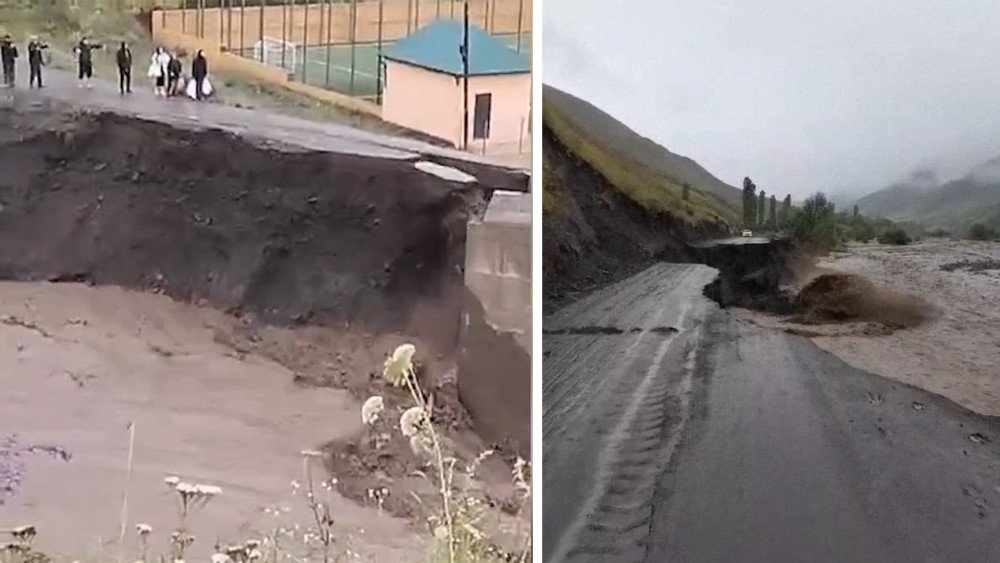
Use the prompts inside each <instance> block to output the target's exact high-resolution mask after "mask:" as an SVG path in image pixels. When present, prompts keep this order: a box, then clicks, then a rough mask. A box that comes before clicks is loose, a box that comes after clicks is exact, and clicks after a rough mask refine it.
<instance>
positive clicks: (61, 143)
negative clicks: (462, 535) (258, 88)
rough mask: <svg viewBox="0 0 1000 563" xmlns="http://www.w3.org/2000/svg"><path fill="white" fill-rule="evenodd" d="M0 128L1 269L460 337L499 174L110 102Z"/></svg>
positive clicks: (284, 319)
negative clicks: (134, 114)
mask: <svg viewBox="0 0 1000 563" xmlns="http://www.w3.org/2000/svg"><path fill="white" fill-rule="evenodd" d="M0 130H3V131H4V133H3V135H2V137H0V170H2V171H3V173H2V175H0V206H2V211H0V233H2V236H0V256H2V258H3V259H2V261H0V279H7V280H55V281H64V280H72V281H86V282H92V283H96V284H114V285H120V286H124V287H130V288H139V289H145V290H150V289H151V290H154V291H158V292H163V293H165V294H167V295H169V296H171V297H174V298H177V299H182V300H191V301H199V300H202V299H204V300H207V302H209V303H210V304H212V305H213V306H215V307H218V308H221V309H223V310H231V311H245V312H249V313H252V314H254V315H255V316H258V317H259V318H261V319H263V320H265V321H267V322H271V323H278V324H287V323H299V324H325V325H336V326H343V325H344V324H345V323H346V324H350V325H352V326H354V325H360V326H363V327H364V328H366V329H369V330H372V331H376V332H378V331H385V330H392V331H402V332H408V333H412V334H417V335H419V336H422V337H424V338H427V339H428V340H430V341H432V342H434V343H435V345H437V346H438V347H440V348H441V349H442V350H450V348H451V347H452V346H454V344H455V339H456V338H457V331H458V328H459V327H458V322H457V319H458V318H459V316H458V311H459V308H460V307H461V302H462V294H461V288H462V285H463V280H462V271H461V269H462V264H463V261H464V244H465V225H466V223H467V220H468V217H469V214H470V212H473V213H474V212H476V209H480V208H482V206H483V205H484V202H485V201H486V199H487V198H488V194H489V188H488V187H484V186H481V185H476V186H474V187H471V188H467V187H463V186H459V185H457V184H451V183H448V182H446V181H444V180H441V179H438V178H436V177H434V176H431V175H428V174H424V173H422V172H419V171H417V170H415V169H414V168H413V163H411V162H405V161H392V160H385V159H373V158H364V157H357V156H350V155H338V154H328V153H322V154H320V153H309V152H300V153H289V152H279V151H274V150H268V149H265V148H261V147H259V146H255V145H252V144H250V143H248V142H245V141H243V140H242V139H239V138H236V137H234V136H232V135H229V134H226V133H222V132H219V131H200V132H191V131H181V130H178V129H174V128H171V127H169V126H166V125H163V124H159V123H153V122H148V121H139V120H134V119H129V118H125V117H121V116H116V115H110V114H102V115H96V116H91V115H79V116H73V117H72V118H70V119H64V120H63V121H62V122H61V123H56V124H54V123H48V124H46V125H45V126H38V125H37V124H35V123H33V122H26V118H25V117H24V116H23V115H19V114H17V113H15V112H7V111H4V112H0ZM505 187H506V186H505Z"/></svg>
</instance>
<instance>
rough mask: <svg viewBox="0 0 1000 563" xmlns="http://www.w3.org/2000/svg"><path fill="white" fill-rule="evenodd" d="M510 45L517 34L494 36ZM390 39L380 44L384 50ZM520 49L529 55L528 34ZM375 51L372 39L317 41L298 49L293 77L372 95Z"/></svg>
mask: <svg viewBox="0 0 1000 563" xmlns="http://www.w3.org/2000/svg"><path fill="white" fill-rule="evenodd" d="M498 37H500V38H502V39H503V40H504V41H506V42H507V44H508V45H510V47H511V48H512V49H515V50H516V49H517V48H518V37H517V35H516V34H514V35H500V36H498ZM391 46H392V43H391V42H385V43H383V44H382V49H383V50H386V49H389V47H391ZM520 50H521V52H522V53H524V54H525V55H527V56H528V57H530V56H531V36H530V35H529V34H522V35H521V38H520ZM378 53H379V46H378V45H377V44H374V43H355V44H354V45H350V44H337V45H329V46H327V45H319V46H314V47H309V48H308V49H305V50H304V52H303V51H300V53H299V54H300V59H299V60H298V61H297V64H296V68H295V77H296V79H297V80H299V81H302V82H304V83H306V84H311V85H313V86H321V87H324V88H329V89H331V90H336V91H338V92H342V93H344V94H350V95H353V96H358V97H362V98H370V99H374V98H375V97H376V96H377V95H378V87H379V79H378V70H377V69H378Z"/></svg>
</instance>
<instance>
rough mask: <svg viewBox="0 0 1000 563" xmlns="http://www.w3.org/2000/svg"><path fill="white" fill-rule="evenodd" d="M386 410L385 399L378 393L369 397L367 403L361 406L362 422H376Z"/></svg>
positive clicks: (369, 423)
mask: <svg viewBox="0 0 1000 563" xmlns="http://www.w3.org/2000/svg"><path fill="white" fill-rule="evenodd" d="M384 410H385V401H383V400H382V397H380V396H378V395H375V396H374V397H368V400H366V401H365V404H364V405H362V406H361V422H363V423H365V424H368V425H371V424H375V422H376V421H377V420H378V417H379V415H381V414H382V411H384Z"/></svg>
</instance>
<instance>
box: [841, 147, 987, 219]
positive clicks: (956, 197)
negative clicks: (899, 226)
mask: <svg viewBox="0 0 1000 563" xmlns="http://www.w3.org/2000/svg"><path fill="white" fill-rule="evenodd" d="M857 204H858V208H859V209H860V211H861V212H862V213H864V214H865V215H869V216H881V217H887V218H889V219H892V220H894V221H906V222H911V223H915V224H919V225H921V226H924V227H928V228H944V229H947V230H952V231H956V232H961V231H963V230H965V229H967V228H968V227H969V226H971V225H973V224H974V223H983V224H987V225H991V226H993V227H998V228H1000V158H998V159H995V160H993V161H990V162H987V163H984V164H983V165H981V166H979V167H977V168H976V169H974V170H972V171H971V172H970V173H969V174H968V175H966V176H965V177H963V178H959V179H957V180H953V181H951V182H948V183H945V184H942V185H932V186H920V185H914V184H913V183H900V184H896V185H893V186H889V187H887V188H884V189H882V190H879V191H877V192H875V193H872V194H870V195H867V196H865V197H863V198H861V199H859V200H858V202H857Z"/></svg>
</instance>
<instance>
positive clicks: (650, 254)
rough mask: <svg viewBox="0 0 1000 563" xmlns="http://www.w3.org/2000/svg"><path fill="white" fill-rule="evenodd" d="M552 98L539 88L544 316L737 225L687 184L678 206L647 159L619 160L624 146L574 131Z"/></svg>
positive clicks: (567, 110)
mask: <svg viewBox="0 0 1000 563" xmlns="http://www.w3.org/2000/svg"><path fill="white" fill-rule="evenodd" d="M552 92H556V91H555V90H553V89H551V88H548V87H546V98H545V106H544V128H543V133H542V139H543V150H542V154H543V157H542V162H543V169H542V177H543V187H544V189H543V198H544V199H543V244H544V260H543V279H544V288H545V303H544V307H545V310H546V311H547V312H548V311H552V310H554V309H557V308H559V307H560V306H562V305H564V304H566V303H568V302H569V301H572V300H573V299H574V297H575V296H577V295H579V294H581V293H584V292H587V291H591V290H593V289H596V288H599V287H601V286H603V285H606V284H608V283H611V282H614V281H617V280H620V279H624V278H625V277H627V276H629V275H631V274H634V273H636V272H638V271H640V270H642V269H644V268H646V267H647V266H649V265H650V264H651V263H653V262H654V261H655V260H657V259H677V260H689V259H692V258H693V257H694V254H693V252H692V249H691V248H690V247H689V246H688V242H689V241H693V240H697V239H703V238H707V237H712V236H718V235H722V234H725V233H727V232H730V231H731V229H732V227H731V226H732V225H735V224H736V223H737V217H736V216H737V213H736V210H735V208H734V207H733V206H730V205H729V204H727V203H724V202H722V201H721V200H719V199H717V198H715V197H713V196H711V195H706V194H705V193H703V192H702V191H700V190H699V189H698V187H696V186H694V185H693V186H692V188H691V190H690V194H689V198H688V200H687V201H685V200H684V198H683V188H682V187H681V186H679V185H677V184H676V183H673V182H671V181H670V180H667V179H665V178H664V177H662V176H661V175H657V174H656V173H654V172H652V171H651V170H650V164H649V161H648V160H638V159H637V157H636V156H635V155H633V154H631V153H624V154H623V153H619V152H618V151H619V150H622V149H621V148H620V147H622V146H625V145H622V144H621V143H618V144H615V143H614V142H612V145H613V146H609V145H608V144H607V141H606V140H607V139H609V138H612V136H609V135H605V134H603V133H594V132H593V131H594V130H592V129H590V128H588V127H583V126H582V127H580V128H577V127H576V126H575V123H576V120H577V116H576V114H573V113H572V111H573V108H576V107H579V106H576V105H573V106H572V107H569V106H565V105H563V104H561V103H560V102H561V100H562V98H558V100H557V101H555V102H554V103H553V102H551V101H550V100H552V99H554V98H550V97H549V96H550V95H551V94H552ZM557 96H558V95H557ZM574 99H575V98H574ZM581 103H585V102H581ZM587 107H590V108H593V106H589V105H588V106H587ZM593 111H594V112H598V113H599V114H600V115H603V116H605V118H607V119H611V118H609V117H607V116H606V114H603V113H600V110H597V109H596V108H593ZM588 115H589V114H588ZM588 115H585V116H584V118H583V120H584V121H587V119H588ZM588 123H591V124H592V125H591V126H595V125H593V124H594V123H595V122H594V121H588ZM616 123H617V122H616ZM617 127H618V128H620V129H623V128H624V126H622V125H621V124H618V125H617ZM625 132H627V133H631V132H630V131H628V130H627V129H625ZM625 132H620V133H619V134H618V135H617V136H616V137H615V138H619V139H620V138H622V137H624V136H625ZM631 134H632V135H633V136H634V137H635V138H637V139H641V137H639V136H638V135H635V134H634V133H631ZM644 158H645V159H648V158H651V157H649V156H648V155H644ZM696 166H697V165H696ZM705 174H708V173H707V172H706V173H705ZM709 176H710V175H709Z"/></svg>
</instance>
